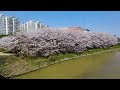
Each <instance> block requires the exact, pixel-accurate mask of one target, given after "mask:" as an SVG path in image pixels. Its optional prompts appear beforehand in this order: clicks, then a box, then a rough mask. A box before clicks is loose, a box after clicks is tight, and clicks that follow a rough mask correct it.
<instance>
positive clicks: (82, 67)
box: [14, 50, 120, 79]
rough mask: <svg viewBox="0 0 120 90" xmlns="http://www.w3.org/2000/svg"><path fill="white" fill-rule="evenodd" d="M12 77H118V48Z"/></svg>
mask: <svg viewBox="0 0 120 90" xmlns="http://www.w3.org/2000/svg"><path fill="white" fill-rule="evenodd" d="M14 79H120V50H116V51H110V52H104V53H100V54H96V55H91V56H86V57H80V58H78V59H73V60H68V61H64V62H60V63H57V64H54V65H51V66H48V67H46V68H43V69H40V70H37V71H33V72H30V73H27V74H23V75H19V76H16V77H14Z"/></svg>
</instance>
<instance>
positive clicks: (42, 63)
mask: <svg viewBox="0 0 120 90" xmlns="http://www.w3.org/2000/svg"><path fill="white" fill-rule="evenodd" d="M117 49H120V45H116V46H113V47H109V48H106V49H90V50H87V51H85V52H83V53H79V54H59V55H52V56H49V57H47V58H43V57H35V58H33V57H23V56H20V57H18V56H16V55H12V56H0V58H1V60H0V72H1V75H2V76H4V77H13V76H16V75H20V74H24V73H28V72H31V71H35V70H38V69H41V68H45V67H47V66H49V65H53V64H55V63H58V62H62V61H66V60H70V59H74V58H80V57H83V56H87V55H93V54H98V53H103V52H109V51H113V50H117Z"/></svg>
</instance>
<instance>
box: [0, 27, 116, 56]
mask: <svg viewBox="0 0 120 90" xmlns="http://www.w3.org/2000/svg"><path fill="white" fill-rule="evenodd" d="M116 44H117V38H116V37H115V36H114V35H111V34H107V33H98V32H82V31H73V30H62V29H40V30H37V31H33V32H28V33H26V32H18V33H16V34H15V35H12V36H8V37H3V38H1V39H0V48H5V49H8V50H11V51H12V52H14V53H16V54H20V55H30V56H49V55H52V54H59V53H64V54H65V53H79V52H83V51H85V50H87V49H89V48H106V47H109V46H113V45H116Z"/></svg>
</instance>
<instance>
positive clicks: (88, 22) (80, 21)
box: [0, 11, 120, 36]
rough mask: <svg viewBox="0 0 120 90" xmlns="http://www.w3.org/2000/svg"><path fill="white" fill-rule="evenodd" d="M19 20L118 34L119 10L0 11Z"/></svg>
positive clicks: (119, 24)
mask: <svg viewBox="0 0 120 90" xmlns="http://www.w3.org/2000/svg"><path fill="white" fill-rule="evenodd" d="M0 13H1V14H5V15H8V16H16V17H18V18H20V20H21V22H26V21H28V20H39V21H41V22H43V23H45V24H48V25H49V26H50V27H71V26H81V27H84V28H87V29H90V30H91V31H96V32H108V33H112V34H116V35H118V36H120V11H0Z"/></svg>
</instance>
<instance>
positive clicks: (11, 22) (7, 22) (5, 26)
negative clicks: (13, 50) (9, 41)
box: [0, 14, 20, 35]
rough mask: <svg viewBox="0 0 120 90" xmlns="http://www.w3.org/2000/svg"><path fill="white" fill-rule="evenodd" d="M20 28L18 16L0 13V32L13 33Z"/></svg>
mask: <svg viewBox="0 0 120 90" xmlns="http://www.w3.org/2000/svg"><path fill="white" fill-rule="evenodd" d="M19 30H20V21H19V18H15V17H11V16H5V15H3V14H0V34H3V35H8V34H13V33H15V32H17V31H19Z"/></svg>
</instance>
